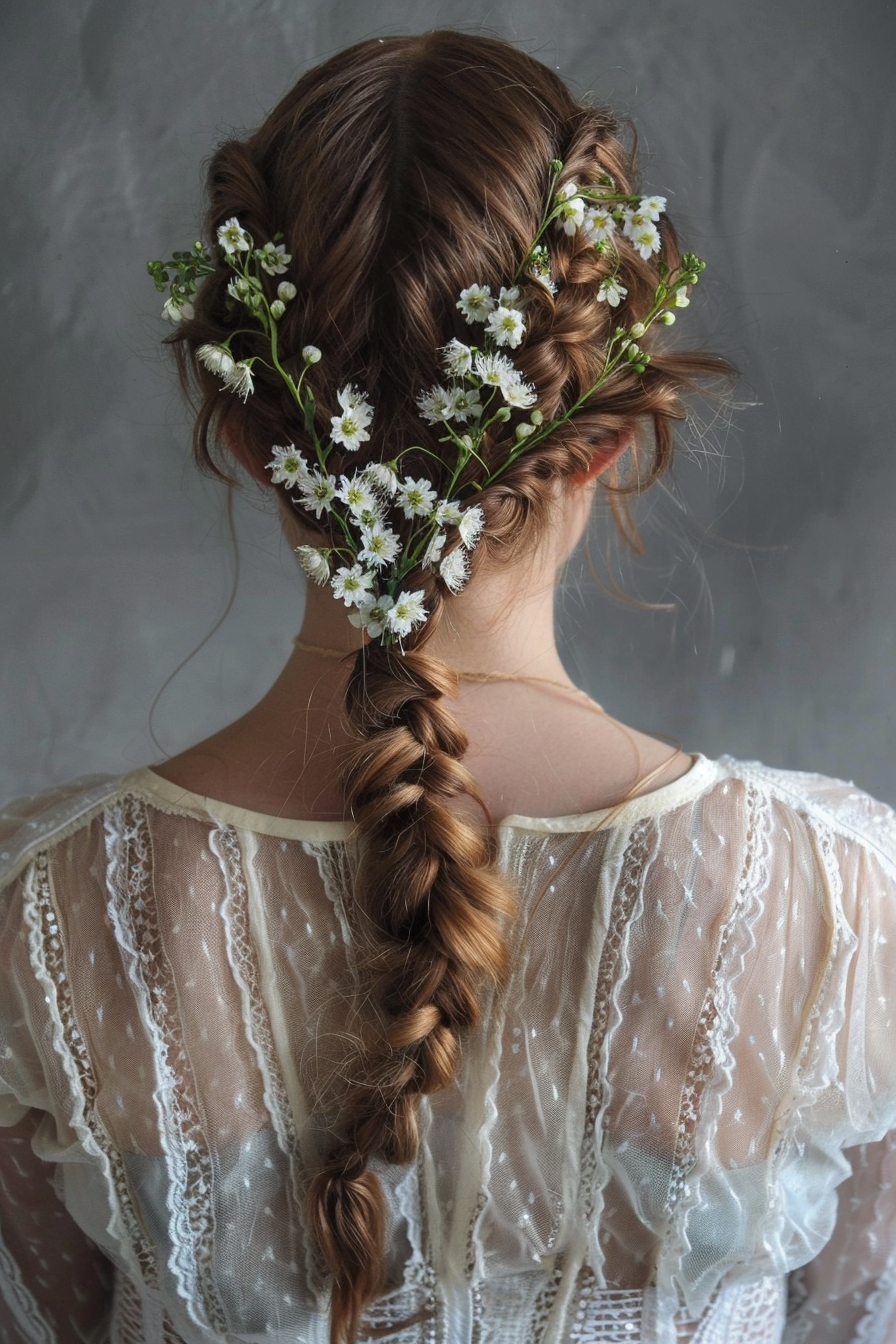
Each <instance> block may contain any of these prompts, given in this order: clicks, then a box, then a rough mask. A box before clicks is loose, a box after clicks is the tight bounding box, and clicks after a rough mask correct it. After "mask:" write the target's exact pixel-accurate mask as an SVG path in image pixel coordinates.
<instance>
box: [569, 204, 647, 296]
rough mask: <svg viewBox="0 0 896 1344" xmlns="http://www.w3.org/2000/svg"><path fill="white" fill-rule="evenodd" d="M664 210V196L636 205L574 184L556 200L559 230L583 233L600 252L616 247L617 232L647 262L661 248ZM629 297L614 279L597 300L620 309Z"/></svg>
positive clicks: (602, 288)
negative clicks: (614, 238) (660, 223)
mask: <svg viewBox="0 0 896 1344" xmlns="http://www.w3.org/2000/svg"><path fill="white" fill-rule="evenodd" d="M602 195H603V196H604V199H601V196H602ZM665 208H666V198H665V196H641V197H640V198H639V199H638V201H637V202H636V203H635V202H632V201H631V200H625V199H618V198H614V197H613V196H612V194H610V195H607V193H605V192H600V191H599V190H598V191H595V189H594V188H592V187H586V188H580V187H578V186H577V185H576V183H574V182H567V184H566V186H565V187H561V188H560V190H559V191H558V192H557V194H556V196H555V197H554V214H555V220H556V227H557V228H558V229H562V230H563V232H564V233H567V234H569V235H570V236H571V235H573V234H576V233H581V234H582V235H583V236H584V237H585V238H587V239H588V240H589V241H590V242H593V243H594V244H595V245H596V246H597V247H598V249H599V250H601V251H603V250H604V249H605V248H606V247H607V246H612V245H613V237H614V234H615V233H616V231H617V229H618V230H619V231H621V233H622V234H623V236H624V237H626V238H628V240H629V242H630V243H631V244H632V246H633V247H634V249H635V251H636V252H638V254H639V255H640V256H641V257H642V258H643V259H644V260H645V261H648V260H649V259H650V258H651V257H653V256H656V254H657V253H658V252H659V250H660V247H661V245H662V240H661V238H660V231H659V229H658V228H657V223H658V222H659V218H660V215H661V214H662V213H663V211H664V210H665ZM627 294H628V289H627V288H626V287H625V285H623V284H622V283H621V282H620V281H619V280H618V279H617V277H616V275H611V276H608V277H607V278H606V279H605V280H603V281H602V282H601V285H600V287H599V289H598V291H597V298H598V300H599V301H600V302H601V303H608V304H609V305H610V307H611V308H618V307H619V304H620V303H621V302H622V300H623V299H624V298H625V297H626V295H627Z"/></svg>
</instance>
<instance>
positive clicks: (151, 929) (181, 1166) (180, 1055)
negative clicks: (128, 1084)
mask: <svg viewBox="0 0 896 1344" xmlns="http://www.w3.org/2000/svg"><path fill="white" fill-rule="evenodd" d="M106 836H107V849H108V855H109V868H110V875H111V876H112V878H113V880H112V882H111V884H110V885H111V890H110V897H111V900H110V907H109V914H110V917H111V919H112V921H113V924H114V925H115V929H116V933H117V935H118V938H119V941H120V944H121V947H122V949H123V950H124V951H125V953H126V957H127V961H128V962H129V967H128V969H129V971H130V975H131V979H132V982H133V984H134V988H135V990H136V992H137V993H138V995H139V996H140V999H141V1001H142V1005H143V1008H144V1013H145V1020H146V1023H147V1026H148V1028H149V1030H150V1032H151V1034H152V1037H153V1043H154V1046H155V1054H156V1058H157V1060H158V1063H159V1069H160V1073H161V1079H160V1088H159V1098H158V1099H159V1103H160V1107H161V1109H162V1113H163V1115H164V1121H165V1138H166V1158H167V1167H168V1177H169V1181H170V1195H169V1199H170V1202H171V1208H172V1210H173V1212H172V1232H173V1237H174V1246H173V1249H172V1255H171V1264H172V1267H173V1268H174V1271H175V1273H176V1275H177V1278H178V1280H179V1283H180V1285H181V1291H182V1293H183V1296H184V1298H185V1300H186V1301H187V1302H188V1304H189V1309H190V1314H191V1316H192V1317H193V1319H194V1320H195V1321H196V1323H197V1324H198V1325H203V1326H207V1327H208V1328H211V1329H212V1330H217V1331H219V1332H221V1333H223V1332H224V1331H225V1330H226V1328H227V1320H226V1317H225V1314H224V1310H223V1307H222V1305H221V1302H220V1299H219V1297H218V1294H217V1290H216V1284H215V1276H214V1268H213V1258H214V1215H213V1212H212V1203H211V1195H212V1163H211V1155H210V1152H209V1149H208V1144H207V1142H206V1140H205V1137H204V1134H203V1127H202V1113H201V1110H200V1107H199V1105H198V1099H197V1097H196V1096H195V1093H194V1090H193V1070H192V1066H191V1061H190V1060H189V1058H188V1057H187V1054H186V1051H185V1049H184V1044H183V1037H182V1034H181V1030H180V1023H179V1010H178V1002H177V991H176V986H175V985H174V983H173V982H172V979H171V976H170V974H169V973H168V970H167V962H166V954H165V947H164V944H163V941H162V935H161V929H160V926H159V912H158V910H157V908H156V904H155V893H154V890H153V882H152V842H151V838H150V830H149V822H148V819H147V814H146V807H145V805H144V804H143V803H142V802H140V801H139V800H138V799H135V798H125V799H123V800H122V802H121V803H120V804H119V805H118V806H116V807H114V808H110V809H108V812H107V819H106ZM116 878H117V880H115V879H116Z"/></svg>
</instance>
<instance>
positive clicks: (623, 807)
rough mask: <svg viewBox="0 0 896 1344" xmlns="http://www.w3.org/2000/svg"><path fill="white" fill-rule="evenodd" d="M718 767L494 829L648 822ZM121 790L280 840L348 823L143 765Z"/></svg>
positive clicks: (320, 837) (333, 833) (700, 764)
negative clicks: (260, 803) (232, 796)
mask: <svg viewBox="0 0 896 1344" xmlns="http://www.w3.org/2000/svg"><path fill="white" fill-rule="evenodd" d="M719 768H720V767H719V766H718V765H717V763H716V762H715V761H710V760H708V759H707V757H705V756H702V755H700V754H699V753H695V756H694V764H693V765H692V766H691V768H690V770H688V771H686V772H685V774H683V775H680V776H679V777H678V779H674V780H673V781H672V782H671V784H664V785H663V786H662V787H661V788H659V789H653V790H652V791H651V792H649V793H642V794H640V795H639V796H638V797H636V798H631V799H629V800H628V801H627V802H624V803H617V804H616V805H615V806H614V807H604V808H599V809H598V810H597V811H595V812H582V813H574V814H571V815H568V816H561V817H527V816H523V815H522V814H519V813H513V814H511V815H509V816H506V817H504V818H503V819H502V820H501V821H499V822H497V823H496V829H497V830H498V831H503V830H520V831H534V832H536V833H539V834H543V835H558V834H564V833H567V832H576V831H594V830H598V829H609V828H615V827H617V826H622V827H630V826H632V825H633V824H634V823H635V822H636V821H642V820H648V819H649V818H651V817H656V816H659V815H660V814H661V813H663V812H668V811H671V810H672V808H674V807H680V806H681V805H682V804H684V803H687V802H690V801H691V800H692V799H694V798H696V797H698V796H699V794H701V793H702V792H703V791H704V790H705V789H706V788H707V787H708V786H709V784H710V783H712V782H714V781H715V780H716V779H717V778H718V775H719ZM121 783H122V787H123V788H124V789H125V790H126V791H127V790H130V791H132V792H137V793H140V794H141V795H143V796H144V797H145V798H148V799H149V800H150V801H152V802H157V803H158V804H159V805H160V807H161V809H162V810H163V811H175V812H181V813H186V814H189V815H192V816H195V817H198V818H202V819H207V818H211V819H212V820H213V821H217V822H221V823H223V824H224V825H227V826H233V827H234V829H236V830H239V831H252V832H255V833H256V834H259V835H267V836H271V837H273V838H275V839H281V840H307V841H338V840H350V839H351V837H352V833H353V831H354V827H353V825H352V823H351V822H349V821H315V820H312V819H297V818H293V817H277V816H271V815H269V814H267V813H265V812H253V811H251V810H250V809H249V808H245V807H239V806H238V805H237V804H235V803H225V802H222V801H221V800H220V799H217V798H208V797H205V796H204V795H202V794H199V793H192V792H191V791H190V790H189V789H184V788H182V787H181V786H180V785H179V784H174V783H172V782H171V781H170V780H167V779H163V778H162V776H161V775H157V774H156V773H155V771H154V770H153V769H152V768H151V767H149V766H143V767H141V768H140V769H138V770H133V771H131V773H130V774H128V775H125V776H124V778H123V779H122V781H121Z"/></svg>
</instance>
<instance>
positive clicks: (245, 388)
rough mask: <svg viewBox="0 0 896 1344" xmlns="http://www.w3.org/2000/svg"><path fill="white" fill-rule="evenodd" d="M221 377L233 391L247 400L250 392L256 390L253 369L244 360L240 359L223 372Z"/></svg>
mask: <svg viewBox="0 0 896 1344" xmlns="http://www.w3.org/2000/svg"><path fill="white" fill-rule="evenodd" d="M221 377H222V378H223V379H224V382H225V384H226V386H227V387H229V388H230V390H231V392H236V394H237V396H239V397H242V399H243V401H246V400H247V399H248V397H249V393H250V392H254V391H255V384H254V382H253V381H252V369H251V367H250V365H248V364H246V363H245V361H244V360H238V361H237V363H236V364H234V366H233V368H232V369H228V371H227V372H226V373H222V374H221Z"/></svg>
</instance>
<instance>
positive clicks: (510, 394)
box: [500, 365, 538, 411]
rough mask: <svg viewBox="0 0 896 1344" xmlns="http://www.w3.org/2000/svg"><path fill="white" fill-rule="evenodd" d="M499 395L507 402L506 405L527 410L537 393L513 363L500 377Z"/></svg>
mask: <svg viewBox="0 0 896 1344" xmlns="http://www.w3.org/2000/svg"><path fill="white" fill-rule="evenodd" d="M500 387H501V396H502V397H503V398H504V400H505V401H506V402H507V405H508V406H515V407H517V408H519V409H521V410H524V411H526V410H528V409H529V407H530V406H534V405H535V403H536V401H537V400H538V394H537V392H536V391H535V388H534V387H533V386H532V384H531V383H527V382H526V381H525V380H524V378H523V377H522V374H521V373H520V372H519V370H518V369H515V368H514V367H513V365H511V367H510V371H509V372H507V373H505V374H504V376H503V377H502V379H501V383H500Z"/></svg>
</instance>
